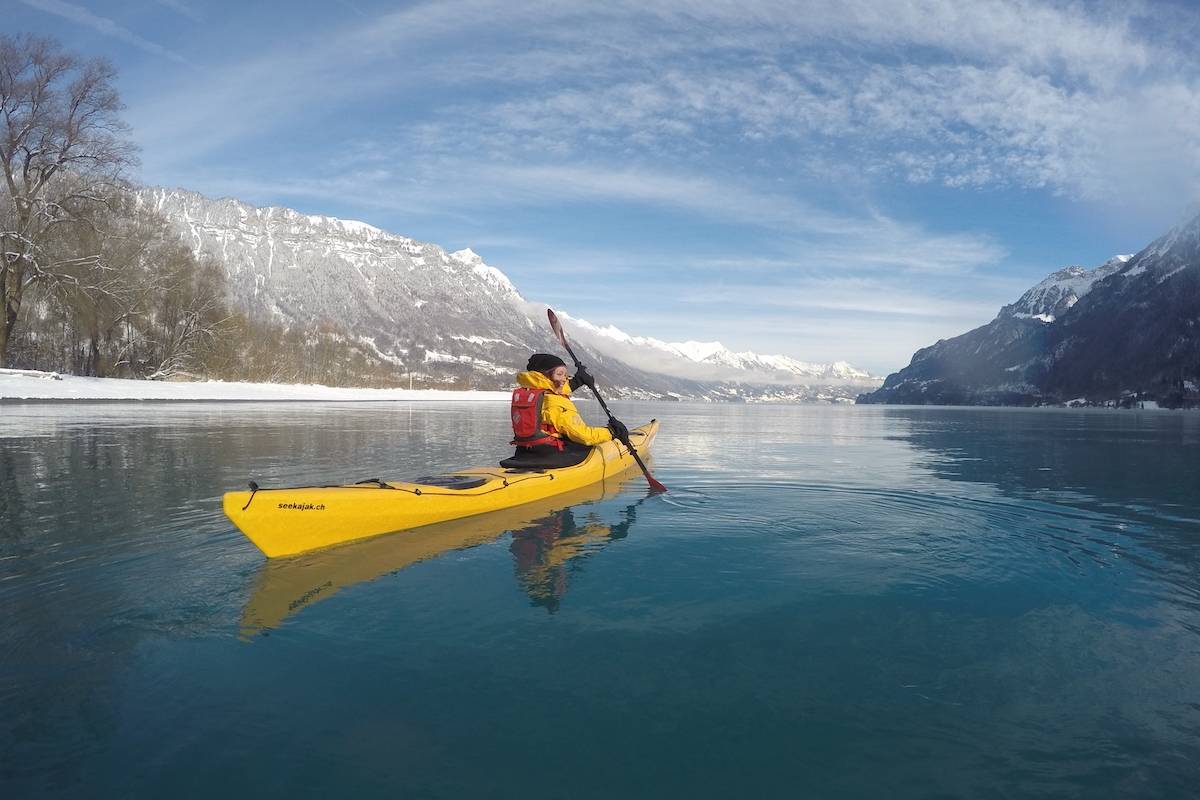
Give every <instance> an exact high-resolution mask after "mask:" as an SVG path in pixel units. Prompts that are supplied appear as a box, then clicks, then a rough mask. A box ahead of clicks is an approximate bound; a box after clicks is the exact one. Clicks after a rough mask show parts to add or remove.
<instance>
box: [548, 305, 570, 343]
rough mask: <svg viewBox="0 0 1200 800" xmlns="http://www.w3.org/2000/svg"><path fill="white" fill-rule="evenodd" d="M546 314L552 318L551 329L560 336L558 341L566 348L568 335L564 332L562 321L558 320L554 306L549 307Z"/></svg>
mask: <svg viewBox="0 0 1200 800" xmlns="http://www.w3.org/2000/svg"><path fill="white" fill-rule="evenodd" d="M546 316H547V317H549V319H550V329H551V330H553V331H554V335H555V336H557V337H558V343H559V344H561V345H562V346H563V347H564V348H565V347H566V346H567V335H566V334H565V333H563V327H562V323H561V322H559V321H558V315H557V314H555V313H554V309H553V308H547V309H546Z"/></svg>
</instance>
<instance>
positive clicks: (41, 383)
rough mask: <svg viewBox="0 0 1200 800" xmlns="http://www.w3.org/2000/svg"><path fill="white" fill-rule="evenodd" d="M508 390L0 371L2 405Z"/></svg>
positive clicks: (472, 397) (439, 398)
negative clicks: (182, 379) (327, 384)
mask: <svg viewBox="0 0 1200 800" xmlns="http://www.w3.org/2000/svg"><path fill="white" fill-rule="evenodd" d="M510 399H511V395H510V394H509V393H508V392H489V391H478V390H463V391H454V390H449V389H357V388H345V387H336V386H318V385H315V384H280V383H225V382H222V381H198V382H183V381H147V380H128V379H125V378H83V377H79V376H77V375H60V374H59V373H55V372H35V371H33V370H10V369H0V403H64V402H66V403H70V402H101V403H109V402H114V403H120V402H164V401H166V402H193V403H195V402H225V403H229V402H314V401H316V402H321V401H332V402H345V403H370V402H428V401H435V402H447V401H452V402H470V403H501V402H504V403H507V402H508V401H509V400H510Z"/></svg>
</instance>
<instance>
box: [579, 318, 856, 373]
mask: <svg viewBox="0 0 1200 800" xmlns="http://www.w3.org/2000/svg"><path fill="white" fill-rule="evenodd" d="M573 322H574V323H575V326H574V327H575V330H576V331H577V334H576V335H577V336H580V337H581V338H582V339H583V340H584V341H587V342H589V343H590V344H592V346H593V347H595V348H596V349H597V350H600V351H602V352H605V353H608V354H610V355H613V356H614V357H616V358H620V359H622V360H625V361H627V362H629V363H631V364H635V365H639V366H643V367H644V368H646V369H655V370H663V371H667V372H669V373H670V374H673V375H680V376H684V377H690V378H695V379H696V380H718V381H753V382H758V383H772V384H781V385H792V384H844V385H856V386H878V385H879V379H878V378H874V377H872V376H871V375H870V374H869V373H867V372H866V371H865V370H861V369H857V368H855V367H853V366H851V365H850V364H848V363H846V362H845V361H835V362H833V363H831V364H819V363H811V362H808V361H799V360H797V359H794V358H792V357H790V356H784V355H761V354H759V353H751V352H734V351H732V350H730V349H728V348H727V347H725V346H724V345H723V344H721V343H720V342H697V341H686V342H664V341H662V340H660V339H655V338H653V337H649V336H632V335H630V334H628V333H625V332H624V331H622V330H620V329H619V328H616V327H614V326H612V325H608V326H603V327H602V326H599V325H594V324H592V323H590V322H588V321H587V320H581V319H576V320H573Z"/></svg>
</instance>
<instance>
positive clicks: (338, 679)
mask: <svg viewBox="0 0 1200 800" xmlns="http://www.w3.org/2000/svg"><path fill="white" fill-rule="evenodd" d="M614 410H615V411H617V413H618V414H619V416H621V417H622V418H624V419H625V420H626V421H627V422H629V423H630V424H631V425H632V424H634V423H637V422H642V421H644V420H645V419H647V418H649V417H652V416H653V417H657V418H659V419H660V420H662V430H661V431H660V434H659V438H658V442H657V443H656V447H655V454H654V459H653V466H654V469H655V474H656V476H657V477H658V478H659V479H660V480H662V481H663V482H664V483H666V484H667V485H668V486H669V487H671V489H672V491H671V492H670V493H669V494H667V495H664V496H649V497H648V496H647V493H646V491H645V488H644V483H643V482H642V481H641V480H640V478H638V477H637V476H636V475H631V476H629V477H628V479H627V480H625V481H623V482H622V481H618V482H614V483H610V484H609V485H605V486H603V487H598V488H597V490H596V491H595V492H593V493H590V494H587V495H586V496H581V497H574V498H573V500H572V502H575V503H576V505H573V506H571V507H569V508H565V509H564V508H561V507H555V506H554V505H553V504H550V505H548V506H545V507H540V506H539V507H534V508H530V509H528V513H508V514H507V515H506V516H497V517H496V518H495V519H492V520H488V519H487V518H484V517H479V518H476V519H474V520H471V521H462V522H460V523H447V524H444V525H440V526H435V527H434V528H431V529H425V530H422V531H416V532H409V533H400V534H394V535H390V536H385V537H379V538H377V539H373V540H369V541H367V542H363V543H359V544H353V545H348V546H346V547H342V548H334V549H330V550H327V551H322V552H318V553H312V554H308V555H304V556H300V557H297V558H294V559H284V560H273V561H271V562H268V561H267V560H266V559H265V558H264V557H263V556H262V555H261V554H260V553H259V551H258V550H257V549H256V548H255V547H254V546H253V545H252V544H250V542H249V541H248V540H246V539H245V538H244V537H242V535H241V534H240V533H238V532H237V530H236V529H234V528H233V527H232V525H230V524H229V523H228V521H227V520H226V519H225V518H224V516H223V515H222V514H221V511H220V496H221V493H222V492H224V491H226V490H229V489H237V488H242V487H244V486H245V484H246V481H247V480H248V479H251V478H253V479H254V480H256V481H258V482H259V483H260V484H262V485H263V486H271V485H297V484H307V483H329V482H343V481H354V480H360V479H363V478H372V477H383V478H412V477H415V476H418V475H425V474H430V473H435V472H439V471H448V470H452V469H454V468H457V467H463V466H468V465H475V464H483V463H490V462H494V460H495V459H496V458H498V457H501V456H503V455H505V454H507V452H508V451H507V448H506V447H505V446H504V443H505V442H506V441H507V439H508V438H509V435H508V431H507V430H506V429H507V425H508V421H507V409H506V408H505V407H502V406H496V405H474V404H396V403H391V404H228V405H227V404H186V405H179V404H174V405H155V404H147V405H121V404H109V405H46V404H41V405H11V404H6V405H0V609H2V612H0V613H2V615H0V707H2V709H3V714H0V797H5V798H26V797H29V798H42V797H96V798H109V797H138V798H140V797H147V798H151V797H153V798H159V797H164V798H165V797H171V798H193V797H195V798H211V797H256V798H261V797H404V798H424V797H428V798H440V797H462V798H477V797H528V798H559V797H561V798H613V797H621V798H629V797H639V798H640V797H687V798H693V797H714V798H715V797H722V798H724V797H766V796H771V797H779V796H787V797H837V798H846V797H851V798H858V797H862V798H882V797H887V798H928V797H983V798H1012V797H1055V798H1060V797H1081V798H1083V797H1086V798H1097V797H1139V798H1145V797H1164V798H1180V797H1194V796H1196V795H1197V792H1198V789H1197V787H1200V414H1194V413H1191V414H1189V413H1172V412H1132V411H1126V412H1116V411H1101V410H1081V411H1068V410H1053V411H1049V410H1020V409H1013V410H989V409H935V408H925V409H918V408H889V407H879V406H869V407H833V408H831V407H815V406H811V407H810V406H786V407H785V406H777V407H763V406H753V407H747V406H735V405H700V404H641V403H624V404H614ZM584 413H585V415H587V416H589V417H591V418H592V419H593V421H597V422H598V421H599V417H598V411H597V410H596V409H595V408H594V407H587V406H585V410H584ZM501 513H505V512H501Z"/></svg>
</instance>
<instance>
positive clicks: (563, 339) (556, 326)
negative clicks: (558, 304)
mask: <svg viewBox="0 0 1200 800" xmlns="http://www.w3.org/2000/svg"><path fill="white" fill-rule="evenodd" d="M546 315H547V316H548V317H549V318H550V327H551V329H553V331H554V335H555V336H557V337H558V341H559V344H561V345H562V346H563V347H564V348H566V351H567V355H569V356H570V357H571V360H572V361H574V362H575V369H577V370H580V369H583V363H582V362H580V360H579V356H577V355H575V351H574V350H572V349H571V345H570V344H568V343H567V335H566V333H564V332H563V329H562V325H561V324H560V323H559V321H558V316H557V315H555V313H554V309H552V308H548V309H546ZM587 387H588V388H589V389H591V390H592V394H594V395H595V396H596V402H598V403H599V404H600V408H602V409H604V413H605V414H607V415H608V418H609V420H612V421H617V422H620V420H618V419H617V418H616V417H614V416H613V413H612V412H611V411H609V410H608V403H605V402H604V398H603V397H601V396H600V390H599V389H597V388H596V387H595V385H594V384H591V383H589V384H587ZM618 441H620V442H621V444H623V445H625V446H626V447H628V448H629V454H630V455H631V456H633V460H634V461H636V462H637V465H638V466H639V467H641V468H642V474H643V475H645V476H646V480H647V481H648V482H649V483H650V488H651V489H653V490H654V491H656V492H665V491H667V487H666V486H663V485H662V484H661V483H659V482H658V481H657V480H655V479H654V476H653V475H651V474H650V470H649V469H648V468H647V467H646V463H645V462H644V461H642V457H641V456H640V455H638V451H637V448H636V447H634V446H633V442H631V441H629V437H628V436H623V437H621V438H620V439H619V440H618Z"/></svg>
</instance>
